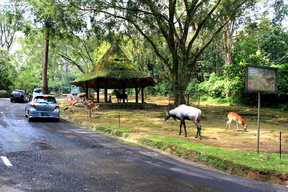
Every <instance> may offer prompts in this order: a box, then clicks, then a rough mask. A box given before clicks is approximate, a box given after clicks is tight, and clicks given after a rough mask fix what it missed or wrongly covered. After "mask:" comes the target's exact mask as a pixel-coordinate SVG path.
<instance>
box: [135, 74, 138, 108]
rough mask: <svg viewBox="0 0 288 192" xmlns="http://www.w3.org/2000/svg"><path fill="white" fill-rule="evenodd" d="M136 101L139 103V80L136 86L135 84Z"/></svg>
mask: <svg viewBox="0 0 288 192" xmlns="http://www.w3.org/2000/svg"><path fill="white" fill-rule="evenodd" d="M135 94H136V95H135V100H136V103H138V79H136V84H135Z"/></svg>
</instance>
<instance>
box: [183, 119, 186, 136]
mask: <svg viewBox="0 0 288 192" xmlns="http://www.w3.org/2000/svg"><path fill="white" fill-rule="evenodd" d="M182 124H183V125H184V131H185V137H187V132H186V124H185V121H184V120H183V123H182Z"/></svg>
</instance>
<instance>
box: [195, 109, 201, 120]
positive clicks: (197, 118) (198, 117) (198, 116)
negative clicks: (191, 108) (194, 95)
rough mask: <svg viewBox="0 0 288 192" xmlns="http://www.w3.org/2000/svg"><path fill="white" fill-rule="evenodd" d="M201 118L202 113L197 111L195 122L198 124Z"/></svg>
mask: <svg viewBox="0 0 288 192" xmlns="http://www.w3.org/2000/svg"><path fill="white" fill-rule="evenodd" d="M201 116H202V112H201V111H199V113H198V114H197V116H196V118H195V119H196V120H197V121H198V122H199V121H200V118H201Z"/></svg>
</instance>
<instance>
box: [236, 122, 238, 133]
mask: <svg viewBox="0 0 288 192" xmlns="http://www.w3.org/2000/svg"><path fill="white" fill-rule="evenodd" d="M236 125H237V131H238V126H239V123H238V122H237V123H236Z"/></svg>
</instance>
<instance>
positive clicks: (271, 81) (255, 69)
mask: <svg viewBox="0 0 288 192" xmlns="http://www.w3.org/2000/svg"><path fill="white" fill-rule="evenodd" d="M277 72H278V68H273V67H262V66H257V65H246V74H245V91H248V92H264V93H275V94H277V93H278V85H277V80H278V73H277Z"/></svg>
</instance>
